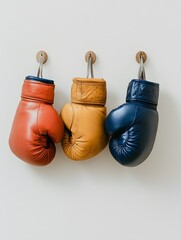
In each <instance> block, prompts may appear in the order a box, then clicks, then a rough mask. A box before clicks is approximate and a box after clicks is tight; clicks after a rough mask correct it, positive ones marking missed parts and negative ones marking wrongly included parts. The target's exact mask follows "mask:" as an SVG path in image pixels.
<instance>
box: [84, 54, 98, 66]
mask: <svg viewBox="0 0 181 240" xmlns="http://www.w3.org/2000/svg"><path fill="white" fill-rule="evenodd" d="M90 56H91V59H92V64H93V63H95V61H96V54H95V52H93V51H88V52H87V53H86V55H85V60H86V62H88V60H89V57H90Z"/></svg>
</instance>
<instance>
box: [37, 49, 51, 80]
mask: <svg viewBox="0 0 181 240" xmlns="http://www.w3.org/2000/svg"><path fill="white" fill-rule="evenodd" d="M36 59H37V61H38V62H39V64H40V65H39V68H38V72H37V77H39V78H43V64H44V63H45V62H46V61H47V60H48V55H47V53H46V52H45V51H42V50H41V51H39V52H38V53H37V54H36Z"/></svg>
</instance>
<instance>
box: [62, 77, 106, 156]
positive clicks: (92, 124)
mask: <svg viewBox="0 0 181 240" xmlns="http://www.w3.org/2000/svg"><path fill="white" fill-rule="evenodd" d="M71 99H72V103H67V104H66V105H65V106H64V107H63V108H62V111H61V117H62V119H63V122H64V124H65V134H64V137H63V140H62V147H63V150H64V152H65V154H66V155H67V156H68V157H69V158H70V159H72V160H85V159H89V158H91V157H94V156H95V155H97V154H98V153H99V152H101V151H102V150H103V149H104V148H105V147H106V145H107V143H108V135H107V134H106V132H105V130H104V122H105V118H106V107H105V106H104V105H105V103H106V82H105V81H104V80H103V79H93V78H90V79H89V78H75V79H73V84H72V88H71Z"/></svg>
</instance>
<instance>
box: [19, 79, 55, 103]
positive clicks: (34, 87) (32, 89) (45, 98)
mask: <svg viewBox="0 0 181 240" xmlns="http://www.w3.org/2000/svg"><path fill="white" fill-rule="evenodd" d="M54 88H55V85H54V84H50V83H45V82H43V81H38V80H27V79H25V80H24V83H23V87H22V92H21V98H24V99H29V100H34V101H42V102H46V103H50V104H53V101H54Z"/></svg>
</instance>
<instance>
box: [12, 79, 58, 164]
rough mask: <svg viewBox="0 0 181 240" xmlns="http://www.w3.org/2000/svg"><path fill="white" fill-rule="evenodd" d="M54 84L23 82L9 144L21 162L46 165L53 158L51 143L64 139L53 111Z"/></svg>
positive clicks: (53, 152)
mask: <svg viewBox="0 0 181 240" xmlns="http://www.w3.org/2000/svg"><path fill="white" fill-rule="evenodd" d="M53 97H54V85H53V84H47V83H44V82H39V81H32V80H25V81H24V84H23V88H22V99H21V101H20V103H19V106H18V108H17V111H16V114H15V118H14V121H13V125H12V129H11V133H10V138H9V145H10V148H11V150H12V152H13V153H14V154H15V155H16V156H17V157H19V158H20V159H22V160H24V161H26V162H28V163H30V164H33V165H46V164H48V163H50V162H51V161H52V160H53V158H54V156H55V151H56V149H55V145H54V142H58V141H60V140H61V138H62V136H63V122H62V120H61V118H60V116H59V115H58V113H57V112H56V111H55V109H53V107H52V103H53Z"/></svg>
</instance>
